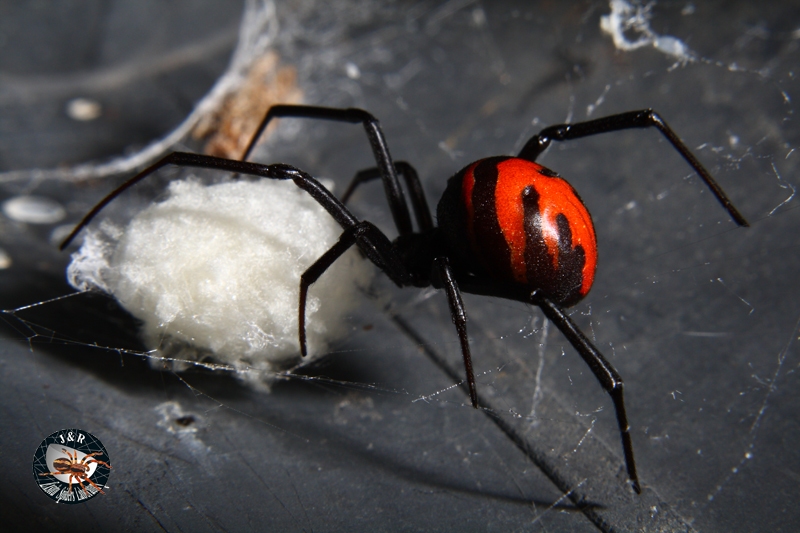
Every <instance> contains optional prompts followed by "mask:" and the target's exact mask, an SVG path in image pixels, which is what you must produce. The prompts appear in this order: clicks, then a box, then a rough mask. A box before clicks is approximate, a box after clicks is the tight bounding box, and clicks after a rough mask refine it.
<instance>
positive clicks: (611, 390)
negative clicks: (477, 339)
mask: <svg viewBox="0 0 800 533" xmlns="http://www.w3.org/2000/svg"><path fill="white" fill-rule="evenodd" d="M458 282H459V285H460V287H461V290H463V291H464V292H468V293H470V294H477V295H481V296H491V297H494V298H507V299H509V300H517V301H521V302H526V303H531V304H533V305H537V306H539V307H540V308H541V309H542V312H544V314H545V316H546V317H547V318H548V319H549V320H550V321H551V322H552V323H553V324H555V325H556V327H557V328H558V329H559V330H560V331H561V333H563V335H564V337H566V338H567V340H568V341H569V342H570V344H572V346H573V347H574V348H575V350H577V352H578V354H580V356H581V357H582V358H583V360H584V361H586V364H588V365H589V368H590V369H591V370H592V372H593V373H594V375H595V377H596V378H597V380H598V381H599V382H600V386H602V387H603V390H605V391H606V392H608V394H609V395H610V396H611V400H612V401H613V402H614V410H615V411H616V414H617V423H618V424H619V430H620V436H621V438H622V452H623V454H624V455H625V467H626V469H627V471H628V477H629V478H630V480H631V483H632V485H633V489H634V490H635V491H636V492H637V494H641V487H640V485H639V477H638V475H637V474H636V462H635V461H634V459H633V444H632V442H631V435H630V427H629V425H628V416H627V414H626V412H625V400H624V397H623V389H624V384H623V381H622V377H621V376H620V375H619V373H618V372H617V371H616V369H614V367H613V366H612V365H611V363H609V362H608V361H607V360H606V358H605V357H603V354H602V353H600V351H599V350H598V349H597V348H596V347H595V346H594V345H593V344H592V342H591V341H590V340H589V339H587V338H586V336H585V335H584V334H583V333H582V332H581V330H580V329H578V326H576V325H575V323H574V322H573V321H572V319H571V318H570V317H569V315H567V314H566V313H565V312H564V310H563V309H562V308H561V307H560V306H558V305H556V304H555V303H554V302H553V301H552V300H550V299H549V298H546V297H545V296H543V295H541V294H539V293H538V292H534V293H533V294H532V295H531V296H530V298H520V296H519V288H518V287H517V286H515V285H514V284H508V285H498V284H496V283H487V282H486V281H485V280H481V279H479V278H475V277H473V276H462V277H460V278H459V280H458Z"/></svg>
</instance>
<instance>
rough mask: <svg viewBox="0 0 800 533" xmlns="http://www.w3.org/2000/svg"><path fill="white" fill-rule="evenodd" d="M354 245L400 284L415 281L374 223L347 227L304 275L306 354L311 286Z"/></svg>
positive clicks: (301, 317) (301, 321)
mask: <svg viewBox="0 0 800 533" xmlns="http://www.w3.org/2000/svg"><path fill="white" fill-rule="evenodd" d="M354 244H357V245H358V247H359V249H360V250H361V251H362V252H363V253H364V255H365V256H366V257H367V259H369V260H370V261H372V263H373V264H374V265H375V266H377V267H378V268H379V269H381V270H382V271H383V272H385V273H386V275H387V276H389V279H391V280H392V281H394V282H395V283H396V284H397V285H398V286H400V287H402V286H405V285H409V284H410V282H411V275H410V274H409V272H408V270H407V269H406V267H405V265H404V264H403V262H402V260H401V259H400V257H399V256H398V255H397V253H396V251H395V249H394V246H392V243H391V241H389V238H388V237H386V235H384V234H383V232H382V231H381V230H379V229H378V228H377V227H376V226H375V225H374V224H372V223H371V222H367V221H361V222H358V223H356V224H354V225H352V226H349V227H347V228H345V230H344V232H342V235H341V236H340V237H339V240H338V241H337V242H336V243H335V244H334V245H333V246H332V247H331V248H330V249H329V250H328V251H327V252H325V253H324V254H323V255H322V256H321V257H320V258H319V259H317V260H316V261H315V262H314V264H312V265H311V266H310V267H308V268H307V269H306V271H305V272H303V275H302V276H300V304H299V305H298V328H299V336H300V352H301V353H302V354H303V356H306V355H307V354H308V350H307V347H306V300H307V298H308V289H309V287H310V286H311V285H312V284H313V283H314V282H315V281H317V280H318V279H319V277H320V276H321V275H322V274H323V273H325V271H326V270H328V269H329V268H330V267H331V265H333V263H334V262H335V261H336V260H337V259H339V257H341V256H342V254H344V253H345V252H346V251H347V250H349V249H350V247H351V246H353V245H354Z"/></svg>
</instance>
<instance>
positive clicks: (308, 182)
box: [59, 152, 358, 250]
mask: <svg viewBox="0 0 800 533" xmlns="http://www.w3.org/2000/svg"><path fill="white" fill-rule="evenodd" d="M167 165H175V166H179V167H196V168H209V169H217V170H224V171H227V172H233V173H237V174H246V175H249V176H259V177H262V178H268V179H277V180H292V181H293V182H294V183H295V185H297V186H298V187H300V188H301V189H303V190H304V191H306V192H307V193H308V194H310V195H311V197H312V198H314V199H315V200H316V201H317V202H318V203H319V204H320V205H321V206H322V207H324V208H325V210H326V211H328V213H330V215H331V216H332V217H333V218H334V219H335V220H336V222H338V223H339V225H341V226H342V228H344V229H347V228H349V227H351V226H354V225H355V224H357V223H358V219H357V218H356V217H354V216H353V215H352V214H351V213H350V211H348V210H347V208H346V207H345V206H344V204H343V203H342V202H340V201H339V200H338V199H337V198H336V197H335V196H334V195H333V194H332V193H331V192H330V191H329V190H328V189H326V188H325V187H323V186H322V184H321V183H320V182H318V181H317V180H316V179H314V178H313V177H311V175H309V174H307V173H305V172H303V171H302V170H300V169H297V168H295V167H292V166H289V165H283V164H277V165H261V164H258V163H249V162H246V161H234V160H233V159H223V158H221V157H213V156H210V155H201V154H192V153H188V152H173V153H171V154H169V155H167V156H165V157H163V158H161V159H159V160H158V161H157V162H155V163H154V164H152V165H150V166H149V167H147V168H146V169H144V170H143V171H141V172H139V173H138V174H136V175H135V176H133V177H132V178H130V179H128V180H127V181H125V182H124V183H123V184H122V185H120V186H119V187H117V188H116V189H114V190H113V191H111V193H109V194H108V195H107V196H106V197H105V198H103V199H102V200H101V201H100V203H98V204H97V205H96V206H94V208H93V209H92V210H91V211H89V212H88V213H86V215H85V216H84V217H83V219H82V220H81V221H80V222H79V223H78V225H77V226H75V229H73V230H72V232H71V233H70V234H69V235H68V236H67V238H66V239H64V242H62V243H61V246H60V247H59V249H61V250H63V249H64V248H66V247H67V246H68V245H69V243H70V242H72V240H73V239H74V238H75V236H76V235H77V234H78V233H79V232H80V231H81V230H82V229H83V228H84V227H86V225H88V224H89V222H91V221H92V219H93V218H94V217H95V216H96V215H97V214H98V213H99V212H100V211H102V209H103V208H104V207H105V206H107V205H108V204H109V203H110V202H111V201H112V200H114V198H116V197H117V196H119V195H120V194H122V193H123V192H125V191H126V190H128V189H129V188H131V187H133V186H134V185H136V184H137V183H139V182H140V181H142V180H143V179H144V178H146V177H147V176H149V175H150V174H152V173H154V172H156V171H157V170H159V169H160V168H162V167H165V166H167Z"/></svg>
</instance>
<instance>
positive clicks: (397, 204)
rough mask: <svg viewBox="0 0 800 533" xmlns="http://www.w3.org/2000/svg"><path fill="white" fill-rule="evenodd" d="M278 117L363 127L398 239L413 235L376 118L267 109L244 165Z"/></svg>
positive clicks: (347, 111)
mask: <svg viewBox="0 0 800 533" xmlns="http://www.w3.org/2000/svg"><path fill="white" fill-rule="evenodd" d="M280 117H287V118H313V119H321V120H333V121H336V122H349V123H351V124H357V123H359V122H360V123H361V124H363V126H364V129H365V130H366V132H367V138H368V139H369V144H370V146H371V147H372V153H373V154H374V156H375V161H376V162H377V163H378V168H379V169H380V174H381V178H383V188H384V191H385V192H386V199H387V200H388V201H389V208H390V210H391V211H392V217H393V218H394V223H395V226H396V227H397V231H398V233H400V235H408V234H410V233H412V231H413V230H412V228H411V215H410V214H409V212H408V205H407V204H406V199H405V196H404V195H403V189H402V188H401V187H400V180H398V179H397V173H396V172H395V167H394V165H393V164H392V157H391V155H389V146H388V145H387V143H386V138H385V137H384V135H383V130H382V129H381V125H380V122H379V121H378V119H377V118H375V117H374V116H373V115H372V114H370V113H368V112H366V111H364V110H363V109H357V108H354V107H349V108H336V107H322V106H311V105H275V106H272V107H270V108H269V110H268V111H267V114H266V115H265V116H264V119H263V120H262V121H261V124H259V125H258V129H257V130H256V132H255V134H254V135H253V138H252V139H250V143H249V144H248V145H247V148H246V149H245V151H244V154H243V155H242V160H243V161H244V160H246V159H247V158H248V156H249V155H250V152H251V151H252V150H253V147H254V146H255V145H256V143H257V142H258V139H259V137H261V134H262V133H263V132H264V130H265V129H266V127H267V125H268V124H269V122H270V121H271V120H272V119H273V118H280Z"/></svg>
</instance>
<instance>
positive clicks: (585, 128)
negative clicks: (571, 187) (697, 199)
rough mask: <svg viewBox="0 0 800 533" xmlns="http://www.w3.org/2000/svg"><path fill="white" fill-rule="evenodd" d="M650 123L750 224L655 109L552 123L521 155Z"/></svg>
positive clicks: (725, 204)
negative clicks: (555, 142) (568, 122)
mask: <svg viewBox="0 0 800 533" xmlns="http://www.w3.org/2000/svg"><path fill="white" fill-rule="evenodd" d="M649 127H654V128H656V129H658V131H660V132H661V133H662V134H664V137H666V138H667V140H668V141H669V142H670V144H672V146H673V147H674V148H675V149H676V150H677V151H678V152H679V153H680V154H681V155H682V156H683V158H684V159H685V160H686V162H687V163H689V165H690V166H691V167H692V168H693V169H694V170H695V172H697V173H698V174H699V175H700V177H701V178H702V179H703V181H704V182H705V183H706V185H707V186H708V188H709V189H711V192H712V193H713V194H714V196H715V197H716V198H717V200H719V203H721V204H722V206H723V207H724V208H725V209H726V210H727V211H728V213H729V214H730V215H731V218H733V220H734V221H735V222H736V223H737V224H739V225H740V226H749V225H750V224H748V222H747V220H746V219H745V218H744V216H742V214H741V213H739V211H738V210H737V209H736V208H735V207H734V206H733V203H731V201H730V200H729V199H728V196H727V195H726V194H725V192H724V191H723V190H722V187H720V186H719V185H718V184H717V182H716V181H715V180H714V178H713V177H711V174H709V172H708V171H707V170H706V169H705V167H703V165H702V164H700V161H698V159H697V158H696V157H695V156H694V154H692V152H690V151H689V149H688V148H687V147H686V145H685V144H684V143H683V141H681V139H680V138H679V137H678V136H677V135H676V134H675V132H674V131H672V128H670V127H669V126H668V125H667V123H666V122H665V121H664V119H663V118H661V115H659V114H658V113H656V112H655V111H653V110H652V109H643V110H641V111H629V112H627V113H620V114H618V115H610V116H608V117H603V118H598V119H594V120H587V121H586V122H576V123H575V124H557V125H554V126H549V127H547V128H545V129H543V130H542V131H541V132H539V134H538V135H534V136H533V137H531V139H530V140H529V141H528V142H527V143H526V144H525V146H524V147H523V148H522V150H521V151H520V153H519V157H521V158H522V159H527V160H528V161H536V158H538V157H539V156H540V155H541V153H542V152H543V151H545V150H546V149H547V147H548V146H550V143H551V142H552V141H569V140H572V139H579V138H581V137H590V136H592V135H598V134H600V133H607V132H610V131H620V130H628V129H633V128H649Z"/></svg>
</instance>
